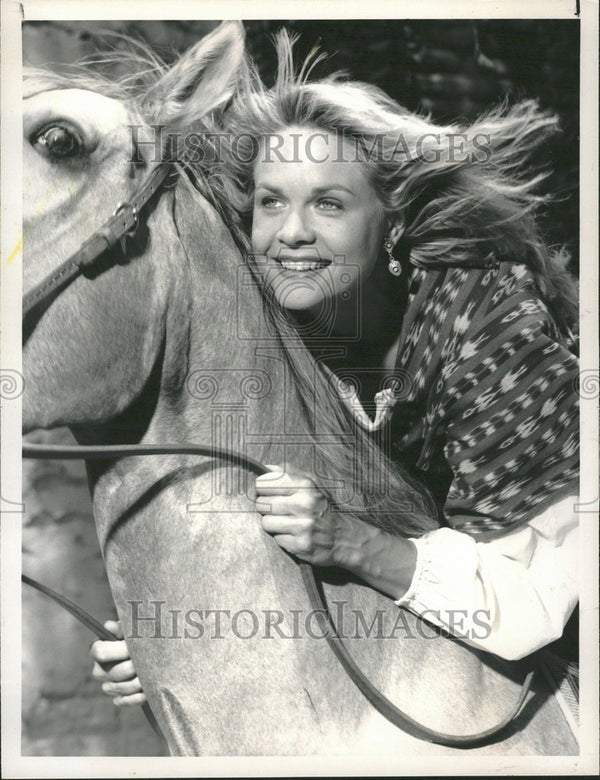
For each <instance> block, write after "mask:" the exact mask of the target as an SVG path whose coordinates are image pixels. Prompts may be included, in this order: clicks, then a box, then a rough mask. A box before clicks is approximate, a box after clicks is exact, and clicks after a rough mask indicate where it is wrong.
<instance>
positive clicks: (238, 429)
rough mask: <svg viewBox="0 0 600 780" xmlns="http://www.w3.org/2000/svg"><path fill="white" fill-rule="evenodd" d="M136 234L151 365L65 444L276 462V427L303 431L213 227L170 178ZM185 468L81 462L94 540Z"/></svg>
mask: <svg viewBox="0 0 600 780" xmlns="http://www.w3.org/2000/svg"><path fill="white" fill-rule="evenodd" d="M148 228H149V234H150V241H151V245H152V252H151V254H150V255H148V256H147V257H144V258H140V261H141V262H147V263H149V264H150V266H151V268H150V269H149V271H150V274H149V275H150V277H151V278H152V284H153V291H152V295H150V291H148V295H149V298H150V297H151V299H152V303H150V300H149V305H152V306H154V307H155V309H156V310H155V311H154V316H153V318H152V320H153V323H154V324H153V327H154V328H155V329H156V331H157V333H156V334H155V338H154V341H155V342H156V343H157V345H159V346H158V347H157V353H156V355H155V362H154V368H153V369H152V372H151V374H150V376H149V378H148V380H147V382H146V384H145V387H144V389H143V391H142V393H141V394H140V395H139V396H138V397H137V398H136V399H135V400H134V402H133V403H132V404H131V405H130V406H129V407H128V408H127V409H126V410H125V412H124V413H123V414H121V415H119V417H118V418H116V419H113V420H111V421H109V422H107V423H104V424H102V425H101V426H94V427H93V428H92V427H89V426H88V427H86V428H84V427H80V428H78V429H76V430H75V431H74V432H75V435H76V437H77V438H78V440H79V441H80V442H81V443H98V442H101V443H134V442H152V443H165V442H168V443H180V442H196V443H200V444H207V445H212V446H215V447H227V448H229V449H232V450H235V451H239V452H245V453H247V454H248V455H250V456H252V457H255V458H257V459H259V460H261V461H263V462H264V460H268V462H279V461H284V460H285V459H286V455H287V453H288V450H289V447H287V448H286V446H285V442H284V441H283V439H285V431H286V429H287V430H289V431H293V432H295V433H300V434H306V435H308V434H309V420H308V418H307V416H306V414H305V412H304V410H303V409H302V404H301V401H300V399H299V398H298V396H297V393H296V392H295V389H294V385H293V382H291V381H290V378H289V370H288V361H287V359H286V357H285V353H284V350H283V347H282V345H281V340H280V339H279V337H278V335H277V333H276V332H275V331H274V329H273V326H272V324H271V323H270V321H269V318H268V317H266V316H265V311H264V306H263V301H262V297H261V293H260V290H259V289H258V286H257V284H256V282H255V280H254V279H253V277H252V274H251V272H250V270H249V268H248V265H247V264H246V263H245V260H244V258H243V257H242V256H241V254H240V252H239V251H238V249H237V248H236V246H235V243H234V241H233V239H232V237H231V235H230V234H229V232H228V230H227V228H226V227H225V225H224V224H223V221H222V220H221V218H220V217H219V215H218V214H217V213H216V211H215V210H214V209H213V208H212V207H211V206H210V205H209V204H208V203H207V202H206V201H205V200H203V199H201V198H199V197H198V195H196V196H195V197H194V195H193V194H192V192H191V190H190V189H189V187H188V186H186V182H185V181H180V182H179V184H178V185H177V188H176V190H175V192H174V193H173V192H169V193H166V194H165V195H163V198H162V199H161V202H160V203H159V206H158V207H157V209H156V211H155V212H154V213H153V214H152V216H151V218H150V219H149V223H148ZM156 290H159V293H158V294H156ZM267 453H268V458H267ZM294 460H295V463H297V464H298V463H299V461H298V457H296V458H295V459H294ZM300 460H301V461H302V460H303V461H305V463H302V462H300V463H299V465H308V460H307V458H301V459H300ZM190 462H191V461H190V459H189V458H185V457H179V456H173V457H170V458H164V457H163V458H160V457H158V458H151V459H150V460H148V459H147V458H129V459H127V460H124V461H120V462H113V463H108V464H107V463H102V462H93V463H90V464H89V465H88V475H89V479H90V485H91V487H92V490H93V495H94V503H95V506H96V508H97V511H96V514H97V518H98V520H99V531H100V535H101V538H102V537H103V536H106V533H108V528H109V527H110V526H111V524H112V521H113V519H114V518H115V517H116V516H121V515H122V514H123V512H127V511H128V510H129V507H131V506H132V505H133V504H134V503H135V501H137V499H138V498H139V496H140V495H141V494H143V493H145V492H147V491H149V490H151V489H152V488H153V486H155V485H158V484H164V485H165V487H164V490H161V491H160V492H161V493H163V494H164V495H163V496H162V499H161V500H163V501H167V502H168V501H170V500H171V501H172V500H174V499H173V496H175V495H176V494H177V493H178V492H180V491H185V487H184V488H182V487H181V484H180V483H178V481H177V480H173V481H171V480H170V478H169V475H170V474H171V475H172V474H175V473H178V472H181V469H182V468H183V469H184V470H185V469H187V465H186V466H182V464H189V463H190ZM198 463H199V461H198V459H194V465H193V466H191V467H190V468H192V470H193V468H194V467H196V466H198ZM223 478H224V479H225V480H227V478H226V477H225V476H224V477H223ZM161 481H162V482H161ZM242 492H243V491H242Z"/></svg>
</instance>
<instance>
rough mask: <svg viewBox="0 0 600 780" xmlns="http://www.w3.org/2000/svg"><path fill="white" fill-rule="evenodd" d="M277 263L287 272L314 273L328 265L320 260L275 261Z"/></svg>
mask: <svg viewBox="0 0 600 780" xmlns="http://www.w3.org/2000/svg"><path fill="white" fill-rule="evenodd" d="M277 262H278V263H279V265H280V266H281V267H282V268H285V269H286V270H288V271H316V270H317V269H319V268H325V267H326V266H327V265H328V263H324V262H323V261H320V260H277Z"/></svg>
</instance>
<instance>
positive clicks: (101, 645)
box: [90, 639, 129, 664]
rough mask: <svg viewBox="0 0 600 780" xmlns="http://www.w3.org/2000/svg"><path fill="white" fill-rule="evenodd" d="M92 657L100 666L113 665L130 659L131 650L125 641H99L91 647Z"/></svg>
mask: <svg viewBox="0 0 600 780" xmlns="http://www.w3.org/2000/svg"><path fill="white" fill-rule="evenodd" d="M90 655H91V656H92V658H93V659H94V661H97V662H98V663H99V664H113V663H119V662H120V661H125V660H127V659H128V658H129V650H128V649H127V644H126V642H125V640H124V639H115V640H114V641H111V640H102V639H97V640H96V641H95V642H93V643H92V645H91V647H90Z"/></svg>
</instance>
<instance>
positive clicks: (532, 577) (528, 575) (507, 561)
mask: <svg viewBox="0 0 600 780" xmlns="http://www.w3.org/2000/svg"><path fill="white" fill-rule="evenodd" d="M576 503H577V498H576V496H568V497H566V498H564V499H562V500H561V501H559V502H557V503H555V504H553V505H552V506H550V507H548V508H547V509H546V510H545V511H544V512H542V513H541V514H540V515H538V516H537V517H535V518H534V519H531V520H530V521H529V522H528V523H527V524H526V525H524V526H521V527H520V528H518V529H517V530H515V531H512V532H510V533H507V534H505V535H504V536H502V537H501V538H498V539H495V540H492V541H487V542H477V541H475V539H473V538H472V537H470V536H468V535H466V534H463V533H461V532H459V531H455V530H453V529H450V528H440V529H437V530H435V531H430V532H429V533H427V534H425V535H424V536H422V537H420V538H418V539H413V540H412V541H413V542H414V543H415V545H416V547H417V566H416V570H415V573H414V576H413V580H412V583H411V585H410V588H409V589H408V591H407V592H406V594H405V595H404V596H403V597H402V598H401V599H399V600H398V601H396V604H398V606H400V607H406V608H407V609H409V610H410V611H411V612H414V613H415V614H417V615H419V616H421V617H423V618H424V619H425V620H427V621H428V622H430V623H432V624H434V625H436V626H438V627H440V628H443V629H445V630H447V631H448V632H449V633H451V634H453V635H454V636H457V637H459V638H461V639H463V640H464V641H465V642H466V643H467V644H470V645H472V646H473V647H477V648H480V649H483V650H486V651H488V652H490V653H494V654H495V655H499V656H501V657H502V658H506V659H509V660H516V659H518V658H522V657H524V656H526V655H528V654H530V653H532V652H534V651H535V650H537V649H539V648H540V647H543V646H544V645H546V644H548V643H549V642H552V641H553V640H555V639H558V638H559V637H560V636H561V634H562V632H563V629H564V626H565V624H566V622H567V620H568V619H569V616H570V615H571V613H572V611H573V609H574V607H575V605H576V603H577V598H578V576H577V572H578V544H577V517H576V514H575V505H576Z"/></svg>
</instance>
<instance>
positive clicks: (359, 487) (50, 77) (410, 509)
mask: <svg viewBox="0 0 600 780" xmlns="http://www.w3.org/2000/svg"><path fill="white" fill-rule="evenodd" d="M118 37H122V38H126V36H118ZM127 41H128V43H130V44H134V45H133V46H132V48H131V51H130V52H121V51H119V52H117V51H114V52H108V53H107V54H102V55H96V56H95V57H94V58H93V59H91V58H88V59H86V60H82V61H80V62H79V63H76V64H74V65H68V66H61V68H60V69H56V70H54V69H48V68H40V67H35V68H34V67H27V66H26V67H25V68H24V71H23V75H24V95H25V96H26V97H30V96H33V95H35V94H38V93H40V92H44V91H48V90H53V89H73V88H76V89H85V90H91V91H94V92H98V93H100V94H102V95H104V96H106V97H109V98H113V99H116V100H120V101H123V102H125V103H126V104H127V105H128V108H129V110H130V111H131V112H132V114H133V115H134V116H136V115H137V116H139V117H140V118H141V119H143V121H145V122H146V123H148V124H152V123H153V119H154V116H155V112H157V110H158V109H157V107H156V106H155V105H154V104H153V101H152V99H151V98H149V95H151V92H152V88H153V86H154V85H155V84H156V82H157V81H158V79H159V78H160V76H161V75H162V74H163V73H164V72H165V70H166V69H167V65H166V64H165V63H164V62H163V61H162V60H160V59H159V58H158V57H157V55H156V54H155V53H154V52H152V51H151V50H150V49H149V47H147V46H145V45H144V44H142V43H140V42H138V41H133V40H132V39H127ZM115 64H118V66H119V69H120V70H121V75H120V76H119V77H115V76H114V74H110V71H111V68H112V67H113V66H114V65H115ZM90 65H94V66H95V72H94V73H91V72H90ZM105 71H108V73H109V74H110V75H106V73H105ZM221 110H222V109H221ZM215 113H217V114H218V113H219V112H215ZM219 120H220V116H217V117H214V116H213V117H209V118H207V122H206V124H202V125H198V126H196V127H194V128H181V131H182V135H183V137H185V136H186V135H191V134H193V135H194V136H195V140H196V143H197V140H198V138H201V139H202V138H203V137H204V138H206V139H207V143H209V139H210V134H211V131H212V130H214V127H215V126H218V125H219ZM215 122H216V125H215ZM184 130H185V131H187V132H183V131H184ZM195 150H196V151H197V147H196V149H195ZM191 151H192V150H191V149H189V148H188V147H186V145H185V144H184V146H183V147H180V148H178V154H177V159H176V160H174V165H175V167H176V168H177V169H178V171H179V174H180V180H181V182H182V184H183V186H186V188H187V189H188V190H189V191H190V192H191V194H192V195H193V197H196V198H198V200H199V201H200V199H204V200H207V201H208V202H209V203H210V204H211V205H212V206H213V208H215V210H216V211H217V213H218V214H219V216H220V217H221V219H222V220H223V222H224V223H225V225H226V226H227V227H228V229H229V231H230V233H231V235H232V237H233V239H234V241H235V243H236V245H237V248H238V250H239V251H240V253H241V254H242V256H243V258H244V260H245V261H246V263H247V265H248V266H249V268H250V270H251V273H252V276H253V278H254V282H255V284H256V286H257V288H258V290H259V291H260V294H261V296H262V301H263V306H264V309H265V312H266V315H267V318H268V320H269V321H270V324H271V325H272V328H271V331H272V332H273V333H275V334H276V338H277V340H278V343H279V346H280V349H281V354H282V356H283V357H284V359H285V361H286V364H287V365H288V367H289V370H290V374H291V376H292V377H293V384H294V392H295V393H296V396H297V399H298V401H299V403H300V407H301V409H302V410H303V414H304V417H305V419H306V421H307V422H308V423H309V428H310V431H311V435H312V436H313V437H314V438H313V442H314V451H315V453H316V462H315V467H316V469H317V471H318V472H319V473H320V474H323V475H327V477H328V478H330V479H332V480H334V481H335V482H336V483H337V484H341V485H345V486H347V485H350V486H351V488H352V489H351V490H350V491H349V492H350V493H351V495H352V499H351V501H350V502H348V503H345V504H344V506H343V507H339V510H340V511H343V512H344V513H349V514H351V515H353V516H356V517H358V518H360V519H362V520H363V521H366V522H369V523H370V524H372V525H375V526H377V527H380V528H382V529H384V530H387V531H389V532H391V533H394V534H398V535H405V536H409V535H420V534H422V533H424V532H425V531H428V530H431V529H433V528H435V527H437V525H438V522H437V520H436V519H435V518H436V516H437V512H436V509H435V505H434V503H433V500H432V499H431V498H430V497H429V495H428V494H427V492H426V490H425V489H424V488H423V487H422V486H421V485H419V484H418V483H417V481H416V480H413V479H412V478H411V477H410V476H409V475H408V474H406V473H405V472H404V471H402V470H401V469H399V468H398V467H397V466H396V465H395V464H394V463H393V462H392V461H391V459H390V458H388V457H387V455H386V454H385V453H384V452H383V450H382V449H381V448H380V447H379V446H378V445H377V443H376V441H375V440H374V439H373V438H372V437H371V435H370V434H368V433H367V432H366V431H365V430H364V429H363V428H362V427H361V426H360V424H359V423H358V422H357V421H356V420H355V419H354V417H353V415H352V414H351V412H350V411H349V410H348V409H347V407H346V405H345V404H344V403H343V401H342V399H341V398H340V397H339V395H338V394H337V392H336V391H335V389H334V387H333V386H332V384H331V381H330V378H329V377H328V376H326V374H325V372H324V371H323V369H322V368H321V366H320V365H319V363H318V361H316V360H315V358H314V357H313V355H312V354H311V352H310V350H309V349H308V347H307V346H306V345H305V344H304V342H303V341H302V339H301V337H300V335H299V333H298V331H297V329H296V327H295V326H294V324H293V323H292V321H291V320H290V318H289V316H288V315H287V313H286V312H285V310H284V309H283V308H282V307H281V306H280V305H279V304H278V303H277V301H275V300H274V299H273V297H272V296H271V295H269V291H268V289H266V288H265V287H264V286H263V284H262V283H261V275H260V273H258V271H257V269H256V266H255V264H254V260H253V257H252V253H251V248H250V241H249V238H248V235H247V232H246V231H245V230H244V226H243V221H242V216H241V215H240V214H239V212H238V211H237V210H236V209H235V208H234V207H233V205H232V204H231V201H230V199H229V198H228V188H227V186H226V182H225V180H224V177H223V176H222V175H220V174H219V166H218V165H217V166H216V167H214V166H213V167H211V164H210V163H211V155H210V154H209V155H206V156H205V157H204V158H203V160H202V161H200V163H198V161H197V160H195V159H193V158H192V155H191V154H190V152H191ZM347 440H350V441H351V442H352V443H353V446H345V447H340V446H339V443H340V441H347ZM330 498H331V499H332V501H334V498H333V496H330ZM334 504H335V501H334Z"/></svg>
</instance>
